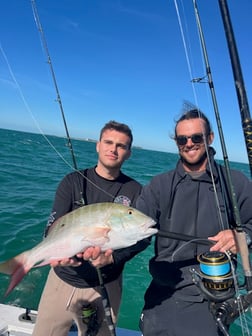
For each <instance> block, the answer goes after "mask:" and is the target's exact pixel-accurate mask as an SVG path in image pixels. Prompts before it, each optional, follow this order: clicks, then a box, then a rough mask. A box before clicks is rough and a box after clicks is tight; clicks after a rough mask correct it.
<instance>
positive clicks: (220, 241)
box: [208, 230, 238, 254]
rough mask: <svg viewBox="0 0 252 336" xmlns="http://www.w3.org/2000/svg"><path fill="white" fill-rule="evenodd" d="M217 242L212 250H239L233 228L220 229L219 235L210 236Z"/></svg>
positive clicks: (233, 251) (235, 251) (234, 251)
mask: <svg viewBox="0 0 252 336" xmlns="http://www.w3.org/2000/svg"><path fill="white" fill-rule="evenodd" d="M208 239H210V240H214V241H215V242H216V243H215V244H214V245H213V246H212V247H211V248H210V251H220V252H226V251H230V252H232V253H234V254H236V253H237V252H238V246H237V244H236V240H235V234H234V232H233V231H232V230H223V231H220V232H219V233H218V234H217V235H215V236H212V237H208Z"/></svg>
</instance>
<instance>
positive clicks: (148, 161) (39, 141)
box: [0, 129, 252, 335]
mask: <svg viewBox="0 0 252 336" xmlns="http://www.w3.org/2000/svg"><path fill="white" fill-rule="evenodd" d="M0 139H1V146H0V157H1V166H0V186H1V192H0V204H1V205H0V209H1V216H0V221H1V224H0V225H1V230H0V244H1V249H0V260H1V261H3V260H6V259H8V258H10V257H12V256H14V255H16V254H18V253H20V252H22V251H24V250H27V249H29V248H31V247H33V246H34V245H36V244H37V243H38V242H39V241H40V240H41V239H42V235H43V230H44V227H45V225H46V222H47V218H48V215H49V213H50V210H51V206H52V202H53V198H54V193H55V190H56V187H57V185H58V183H59V182H60V180H61V179H62V178H63V176H64V175H65V174H67V173H68V172H70V171H71V170H72V168H71V165H72V161H71V154H70V151H69V148H68V147H67V145H66V140H65V139H63V138H59V137H54V136H48V140H49V141H50V143H48V141H47V140H46V139H45V138H44V137H43V136H42V135H40V134H32V133H24V132H17V131H10V130H4V129H0ZM72 143H73V148H74V152H75V156H76V160H77V163H78V167H79V168H85V167H89V166H92V165H95V163H96V161H97V155H96V151H95V143H93V142H86V141H80V140H73V141H72ZM176 160H177V155H176V154H171V153H164V152H157V151H150V150H144V149H139V148H133V153H132V157H131V159H130V160H128V161H127V162H126V164H125V165H124V169H123V171H124V172H125V173H126V174H128V175H130V176H132V177H134V178H135V179H137V180H138V181H139V182H141V183H143V184H145V183H147V182H148V181H149V180H150V178H151V177H152V176H153V175H156V174H158V173H161V172H163V171H166V170H169V169H171V168H173V167H174V166H175V164H176ZM67 162H68V163H67ZM231 166H232V167H234V168H236V169H239V170H241V171H243V172H244V173H245V174H246V175H247V176H249V174H250V172H249V166H248V165H247V164H242V163H231ZM152 252H153V246H150V247H149V248H148V249H147V250H145V251H143V252H142V253H141V254H139V255H138V256H136V257H135V258H134V259H133V260H131V261H130V262H128V264H127V265H126V268H125V271H124V292H123V302H122V306H121V311H120V318H119V326H120V327H126V328H129V329H138V319H139V315H140V312H141V308H142V305H143V295H144V292H145V289H146V287H147V286H148V283H149V281H150V277H149V274H148V260H149V258H150V257H151V256H152ZM48 269H49V268H48V267H41V268H37V269H33V270H31V271H30V272H29V273H28V274H27V276H26V277H25V278H24V279H23V280H22V282H21V283H20V284H19V285H18V286H17V287H16V288H15V289H14V290H13V292H12V293H11V294H10V295H9V296H8V297H7V298H4V297H3V295H4V292H5V290H6V288H7V284H8V280H9V279H8V277H7V276H4V275H0V284H1V286H0V302H1V303H11V304H15V305H18V306H25V307H29V308H32V309H36V308H37V306H38V302H39V298H40V294H41V291H42V289H43V286H44V283H45V279H46V276H47V272H48ZM248 318H249V320H250V316H249V317H248ZM238 324H239V322H238V321H237V322H236V323H235V325H233V326H232V329H231V332H232V335H240V334H241V331H240V328H239V326H238ZM250 325H251V328H252V320H251V324H250Z"/></svg>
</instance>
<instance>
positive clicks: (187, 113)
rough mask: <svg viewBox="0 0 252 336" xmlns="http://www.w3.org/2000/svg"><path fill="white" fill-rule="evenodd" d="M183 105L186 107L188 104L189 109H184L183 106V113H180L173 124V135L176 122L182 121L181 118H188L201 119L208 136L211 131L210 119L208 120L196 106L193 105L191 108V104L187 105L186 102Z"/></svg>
mask: <svg viewBox="0 0 252 336" xmlns="http://www.w3.org/2000/svg"><path fill="white" fill-rule="evenodd" d="M184 106H186V107H188V106H190V109H189V110H186V109H185V108H184V110H183V113H182V115H181V116H180V118H179V119H178V120H177V121H176V124H175V137H176V136H177V126H178V124H179V123H180V122H181V121H183V120H190V119H197V118H199V119H202V120H203V121H204V123H205V132H206V134H205V135H206V136H208V135H209V134H211V133H212V127H211V124H210V121H209V120H208V118H207V117H206V115H205V114H204V113H203V112H202V111H200V109H198V108H197V107H195V106H194V107H193V108H192V105H190V104H189V105H188V103H187V104H184Z"/></svg>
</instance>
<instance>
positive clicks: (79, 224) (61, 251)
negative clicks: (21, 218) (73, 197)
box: [0, 203, 157, 295]
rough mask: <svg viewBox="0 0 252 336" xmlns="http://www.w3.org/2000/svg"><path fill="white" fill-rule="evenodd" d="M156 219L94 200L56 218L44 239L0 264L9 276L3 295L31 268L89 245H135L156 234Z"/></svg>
mask: <svg viewBox="0 0 252 336" xmlns="http://www.w3.org/2000/svg"><path fill="white" fill-rule="evenodd" d="M154 225H155V222H154V220H153V219H152V218H150V217H148V216H146V215H144V214H143V213H142V212H140V211H138V210H136V209H134V208H132V207H127V206H125V205H122V204H118V203H96V204H90V205H86V206H84V207H81V208H78V209H76V210H74V211H72V212H69V213H68V214H66V215H64V216H62V217H61V218H59V219H58V220H56V221H55V222H54V224H53V226H52V227H51V229H50V232H49V234H48V236H47V237H46V238H44V239H43V240H42V241H41V242H40V243H39V244H38V245H36V246H35V247H33V248H32V249H30V250H27V251H24V252H23V253H21V254H19V255H17V256H15V257H14V258H12V259H9V260H7V261H5V262H2V263H0V273H5V274H8V275H11V280H10V284H9V287H8V289H7V291H6V294H5V295H8V294H9V293H10V292H11V291H12V289H13V288H14V287H15V286H16V285H17V284H18V283H19V282H20V281H21V280H22V278H23V277H24V276H25V274H27V273H28V272H29V270H30V269H31V268H32V267H40V266H44V265H48V264H50V263H51V262H53V261H59V260H63V259H66V258H71V257H73V256H74V255H76V254H77V253H79V252H83V251H85V249H87V248H88V247H90V246H100V247H101V250H102V251H106V250H107V249H112V250H116V249H119V248H124V247H128V246H131V245H134V244H135V243H136V242H138V241H140V240H142V239H144V238H147V237H149V236H151V235H154V234H156V233H157V230H156V229H155V228H153V226H154Z"/></svg>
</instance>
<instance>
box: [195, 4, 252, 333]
mask: <svg viewBox="0 0 252 336" xmlns="http://www.w3.org/2000/svg"><path fill="white" fill-rule="evenodd" d="M193 4H194V11H195V16H196V22H197V26H198V31H199V36H200V42H201V47H202V51H203V57H204V62H205V66H206V72H207V78H208V84H209V88H210V91H211V96H212V102H213V106H214V111H215V117H216V122H217V126H218V131H219V136H220V141H221V147H222V152H223V158H224V164H225V170H226V175H227V183H228V186H229V193H230V197H231V203H232V208H233V215H234V221H235V227H234V229H235V230H234V232H235V237H236V239H237V243H238V246H239V253H240V255H241V261H242V267H243V272H244V277H245V287H246V290H247V292H248V294H247V295H245V297H246V298H245V299H243V300H241V299H239V298H233V299H232V300H231V301H230V302H229V304H226V305H225V301H224V302H223V303H222V306H221V309H222V310H223V311H224V310H225V314H230V313H231V311H230V310H231V307H232V306H233V309H235V308H236V306H237V304H236V303H237V302H238V303H239V304H241V305H240V307H242V303H244V302H246V303H247V302H249V304H248V305H246V307H243V308H244V310H245V309H247V308H248V307H249V306H250V305H251V304H252V298H251V297H250V294H251V291H252V271H251V265H250V260H249V250H248V245H247V241H246V234H245V232H244V230H243V228H242V223H241V218H240V213H239V209H238V204H237V199H236V194H235V190H234V186H233V183H232V179H231V173H230V165H229V160H228V155H227V150H226V145H225V140H224V135H223V130H222V125H221V120H220V114H219V110H218V105H217V100H216V95H215V90H214V84H213V80H212V75H211V70H210V65H209V61H208V55H207V50H206V44H205V40H204V35H203V31H202V27H201V22H200V17H199V12H198V8H197V4H196V0H193ZM222 310H216V311H215V317H216V320H217V322H218V323H219V326H220V327H221V328H224V327H225V326H224V324H225V323H224V322H225V321H224V322H223V319H224V315H225V314H223V311H222ZM236 310H237V309H236ZM238 315H240V313H239V314H237V312H236V314H234V313H233V315H232V316H233V317H234V316H235V317H234V319H235V318H236V317H237V316H238ZM225 316H226V315H225ZM221 318H222V319H221ZM234 319H233V320H234ZM224 331H225V330H224ZM224 331H223V332H224ZM225 335H228V333H227V331H225Z"/></svg>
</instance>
